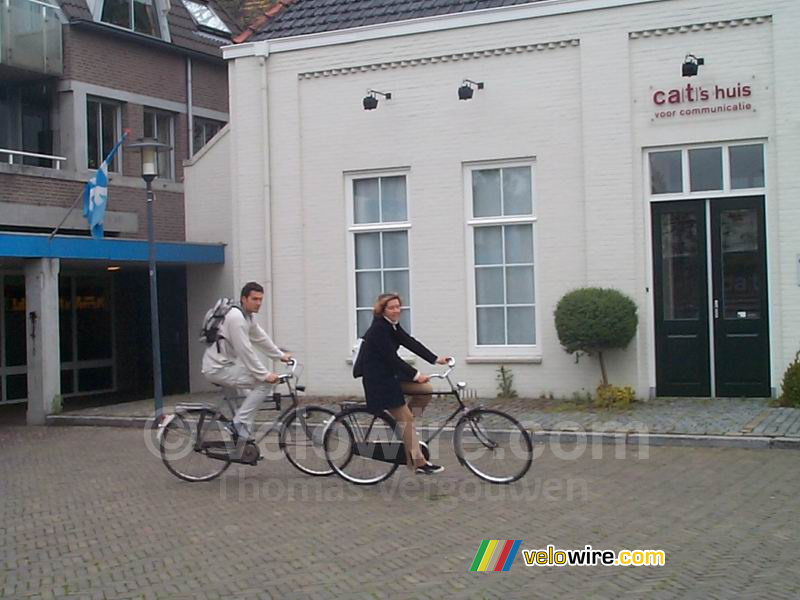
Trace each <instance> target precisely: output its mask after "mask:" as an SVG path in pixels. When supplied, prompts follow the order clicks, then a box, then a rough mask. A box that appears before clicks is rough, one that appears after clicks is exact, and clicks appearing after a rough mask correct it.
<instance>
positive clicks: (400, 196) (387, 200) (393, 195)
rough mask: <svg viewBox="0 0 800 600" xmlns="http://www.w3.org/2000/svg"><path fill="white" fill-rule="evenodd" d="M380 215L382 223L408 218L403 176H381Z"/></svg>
mask: <svg viewBox="0 0 800 600" xmlns="http://www.w3.org/2000/svg"><path fill="white" fill-rule="evenodd" d="M381 217H382V221H383V222H384V223H388V222H390V221H405V220H406V219H407V218H408V216H407V211H406V178H405V176H403V175H398V176H396V177H381Z"/></svg>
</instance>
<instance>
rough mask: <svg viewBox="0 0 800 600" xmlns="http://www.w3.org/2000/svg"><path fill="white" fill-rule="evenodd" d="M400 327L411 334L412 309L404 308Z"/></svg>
mask: <svg viewBox="0 0 800 600" xmlns="http://www.w3.org/2000/svg"><path fill="white" fill-rule="evenodd" d="M400 327H402V328H403V329H405V330H406V331H407V332H409V333H411V309H410V308H404V309H403V312H401V313H400Z"/></svg>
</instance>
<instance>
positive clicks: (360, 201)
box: [353, 178, 381, 223]
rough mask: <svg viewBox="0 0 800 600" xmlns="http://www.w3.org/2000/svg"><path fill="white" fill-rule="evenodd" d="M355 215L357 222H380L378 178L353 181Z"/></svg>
mask: <svg viewBox="0 0 800 600" xmlns="http://www.w3.org/2000/svg"><path fill="white" fill-rule="evenodd" d="M353 215H354V216H353V218H354V220H355V222H356V223H380V220H381V217H380V207H379V205H378V179H377V178H372V179H356V180H355V181H353Z"/></svg>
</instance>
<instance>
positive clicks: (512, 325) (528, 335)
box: [508, 306, 536, 344]
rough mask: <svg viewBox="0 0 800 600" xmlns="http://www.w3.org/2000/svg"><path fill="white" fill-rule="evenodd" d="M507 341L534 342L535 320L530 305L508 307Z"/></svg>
mask: <svg viewBox="0 0 800 600" xmlns="http://www.w3.org/2000/svg"><path fill="white" fill-rule="evenodd" d="M508 343H509V344H535V343H536V321H535V319H534V309H533V307H532V306H514V307H511V308H509V309H508Z"/></svg>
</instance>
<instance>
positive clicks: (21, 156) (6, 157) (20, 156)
mask: <svg viewBox="0 0 800 600" xmlns="http://www.w3.org/2000/svg"><path fill="white" fill-rule="evenodd" d="M26 158H33V159H36V162H37V163H39V164H38V165H33V166H43V165H42V164H41V163H42V162H49V163H50V166H51V167H52V168H54V169H56V170H60V169H61V163H62V162H64V161H65V160H67V157H66V156H52V155H50V154H37V153H35V152H23V151H22V150H9V149H7V148H0V161H1V162H7V163H8V164H10V165H22V164H26V165H29V164H30V161H28V162H25V159H26Z"/></svg>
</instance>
